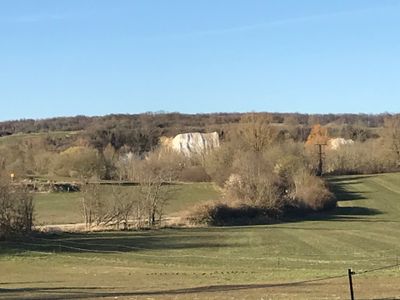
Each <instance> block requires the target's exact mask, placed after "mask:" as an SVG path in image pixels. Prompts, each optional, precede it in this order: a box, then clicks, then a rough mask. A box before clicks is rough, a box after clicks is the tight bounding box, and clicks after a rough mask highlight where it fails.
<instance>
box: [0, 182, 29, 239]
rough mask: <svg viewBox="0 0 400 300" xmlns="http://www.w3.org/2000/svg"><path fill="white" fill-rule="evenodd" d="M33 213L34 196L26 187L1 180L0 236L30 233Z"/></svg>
mask: <svg viewBox="0 0 400 300" xmlns="http://www.w3.org/2000/svg"><path fill="white" fill-rule="evenodd" d="M33 213H34V205H33V198H32V195H31V194H30V193H29V192H28V191H27V190H26V189H24V188H23V187H21V186H16V185H13V186H12V185H10V184H9V183H7V182H5V181H2V182H0V238H7V237H10V236H12V235H18V234H27V233H29V232H30V231H31V230H32V226H33Z"/></svg>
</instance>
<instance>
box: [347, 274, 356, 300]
mask: <svg viewBox="0 0 400 300" xmlns="http://www.w3.org/2000/svg"><path fill="white" fill-rule="evenodd" d="M347 273H348V275H349V285H350V297H351V298H350V299H351V300H354V291H353V279H352V277H351V276H352V275H354V274H355V272H353V271H352V270H351V269H348V270H347Z"/></svg>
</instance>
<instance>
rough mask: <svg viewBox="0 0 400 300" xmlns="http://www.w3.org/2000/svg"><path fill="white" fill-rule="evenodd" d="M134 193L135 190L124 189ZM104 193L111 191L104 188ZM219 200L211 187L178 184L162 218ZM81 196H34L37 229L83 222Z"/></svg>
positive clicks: (198, 184)
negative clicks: (46, 225)
mask: <svg viewBox="0 0 400 300" xmlns="http://www.w3.org/2000/svg"><path fill="white" fill-rule="evenodd" d="M124 188H125V189H132V191H133V192H135V191H134V190H135V189H137V188H138V187H137V186H128V187H124ZM105 189H106V193H107V190H109V193H111V187H110V186H108V187H107V186H105ZM220 197H221V194H220V192H219V190H218V189H217V188H216V186H215V185H214V184H212V183H182V184H176V185H174V186H172V188H171V193H170V196H169V198H170V199H169V200H168V201H167V203H166V206H165V214H167V215H169V216H174V215H176V214H178V213H179V211H182V210H185V209H188V208H190V207H191V206H193V205H196V204H198V203H201V202H204V201H208V200H216V199H219V198H220ZM81 199H82V194H81V193H79V192H76V193H36V194H35V196H34V200H35V208H36V209H35V211H36V214H35V217H36V223H37V224H38V225H45V224H67V223H80V222H83V218H82V214H81Z"/></svg>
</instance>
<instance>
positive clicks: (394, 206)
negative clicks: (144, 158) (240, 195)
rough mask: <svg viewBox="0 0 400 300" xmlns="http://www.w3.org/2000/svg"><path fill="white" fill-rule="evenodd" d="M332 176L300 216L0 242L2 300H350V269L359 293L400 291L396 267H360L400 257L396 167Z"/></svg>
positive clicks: (361, 296)
mask: <svg viewBox="0 0 400 300" xmlns="http://www.w3.org/2000/svg"><path fill="white" fill-rule="evenodd" d="M329 181H330V183H331V185H332V188H333V189H334V191H335V193H336V195H337V197H338V200H339V207H338V208H337V209H336V210H334V211H332V212H330V213H325V214H315V215H311V216H308V217H307V219H306V220H293V221H292V222H289V223H281V224H274V225H266V226H247V227H222V228H221V227H220V228H193V229H190V228H186V229H165V230H160V231H144V232H103V233H90V234H62V235H52V236H49V235H44V236H37V237H35V238H32V239H31V240H29V241H26V240H24V241H19V242H7V243H4V242H3V243H1V244H0V245H1V252H0V253H1V254H0V268H1V269H0V270H1V271H0V298H4V299H10V298H12V297H14V298H15V299H19V298H23V297H26V298H31V299H34V298H35V297H36V298H35V299H37V298H40V297H44V296H46V297H47V298H49V299H68V298H70V299H74V298H75V299H76V298H85V299H92V298H93V299H94V298H99V297H110V298H111V297H112V298H113V297H119V298H128V299H139V298H140V299H142V298H143V299H148V298H157V299H158V298H159V299H161V298H162V299H164V298H168V299H261V298H264V299H348V298H349V296H348V285H347V282H348V281H347V269H348V268H352V269H353V270H354V271H355V272H356V273H357V274H356V275H355V276H354V282H355V293H356V297H357V298H356V299H373V298H375V299H376V298H381V299H382V298H388V299H389V298H390V297H391V298H394V297H400V290H399V286H400V269H399V268H398V267H392V268H387V269H383V270H379V271H378V270H377V271H372V272H369V273H362V272H364V271H366V270H371V269H377V268H380V267H382V266H388V265H394V264H396V263H397V262H398V261H399V257H400V191H399V184H400V174H383V175H374V176H344V177H334V178H330V179H329ZM332 276H334V277H335V276H340V277H337V278H330V277H332ZM315 279H322V280H315ZM310 280H311V281H310ZM1 289H2V290H1Z"/></svg>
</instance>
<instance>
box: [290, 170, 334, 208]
mask: <svg viewBox="0 0 400 300" xmlns="http://www.w3.org/2000/svg"><path fill="white" fill-rule="evenodd" d="M293 180H294V185H295V191H294V195H293V196H294V197H292V199H293V201H292V202H289V203H288V206H291V207H296V208H298V209H300V210H312V211H321V210H326V209H331V208H334V207H336V199H335V197H334V195H333V194H332V193H331V192H330V191H329V189H328V187H327V186H326V184H325V182H324V181H323V180H322V179H321V178H319V177H315V176H313V175H311V174H309V173H307V172H306V171H303V172H300V173H299V174H297V175H295V176H294V178H293Z"/></svg>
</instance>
